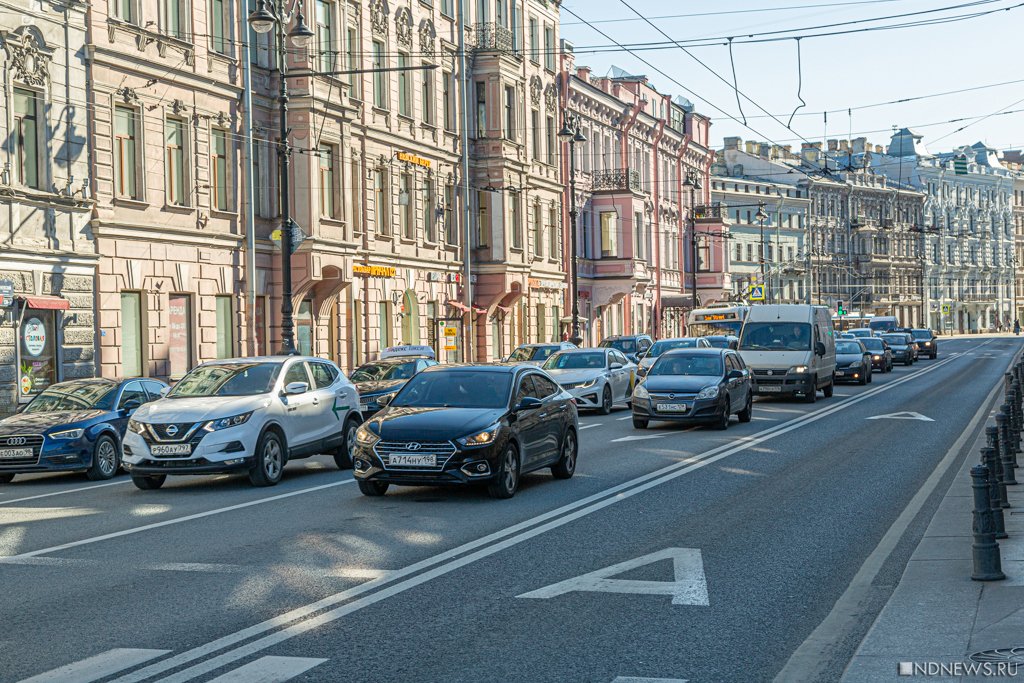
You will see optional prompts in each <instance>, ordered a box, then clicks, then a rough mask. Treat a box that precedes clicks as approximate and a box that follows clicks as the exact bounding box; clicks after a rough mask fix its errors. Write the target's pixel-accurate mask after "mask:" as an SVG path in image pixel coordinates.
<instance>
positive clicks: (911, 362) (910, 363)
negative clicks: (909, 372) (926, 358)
mask: <svg viewBox="0 0 1024 683" xmlns="http://www.w3.org/2000/svg"><path fill="white" fill-rule="evenodd" d="M903 364H904V365H913V364H914V361H912V360H906V361H903Z"/></svg>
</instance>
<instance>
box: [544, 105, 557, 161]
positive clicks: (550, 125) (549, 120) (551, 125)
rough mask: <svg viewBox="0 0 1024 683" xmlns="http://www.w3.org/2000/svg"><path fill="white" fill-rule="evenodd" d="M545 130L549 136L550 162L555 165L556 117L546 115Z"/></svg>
mask: <svg viewBox="0 0 1024 683" xmlns="http://www.w3.org/2000/svg"><path fill="white" fill-rule="evenodd" d="M544 123H545V132H546V133H547V136H548V150H547V152H548V164H550V165H551V166H554V165H555V144H556V143H555V118H554V117H553V116H546V117H545V120H544Z"/></svg>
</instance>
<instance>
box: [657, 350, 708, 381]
mask: <svg viewBox="0 0 1024 683" xmlns="http://www.w3.org/2000/svg"><path fill="white" fill-rule="evenodd" d="M650 374H651V375H702V376H717V375H721V374H722V359H721V358H719V357H717V356H703V355H701V356H696V355H694V356H688V355H687V356H683V355H680V356H665V357H663V358H659V359H658V362H657V363H655V364H654V367H652V368H651V372H650Z"/></svg>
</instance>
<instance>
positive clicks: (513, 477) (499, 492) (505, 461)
mask: <svg viewBox="0 0 1024 683" xmlns="http://www.w3.org/2000/svg"><path fill="white" fill-rule="evenodd" d="M518 488H519V452H518V451H516V447H515V446H514V445H513V444H509V445H508V446H506V447H505V453H504V454H503V455H502V456H501V462H500V463H499V464H498V478H497V479H495V480H494V481H493V482H491V483H490V484H488V485H487V492H488V493H489V494H491V498H502V499H504V498H511V497H512V496H514V495H516V489H518Z"/></svg>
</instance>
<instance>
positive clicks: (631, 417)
mask: <svg viewBox="0 0 1024 683" xmlns="http://www.w3.org/2000/svg"><path fill="white" fill-rule="evenodd" d="M632 419H633V416H632V415H627V416H626V417H617V418H615V421H616V422H622V421H623V420H632Z"/></svg>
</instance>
